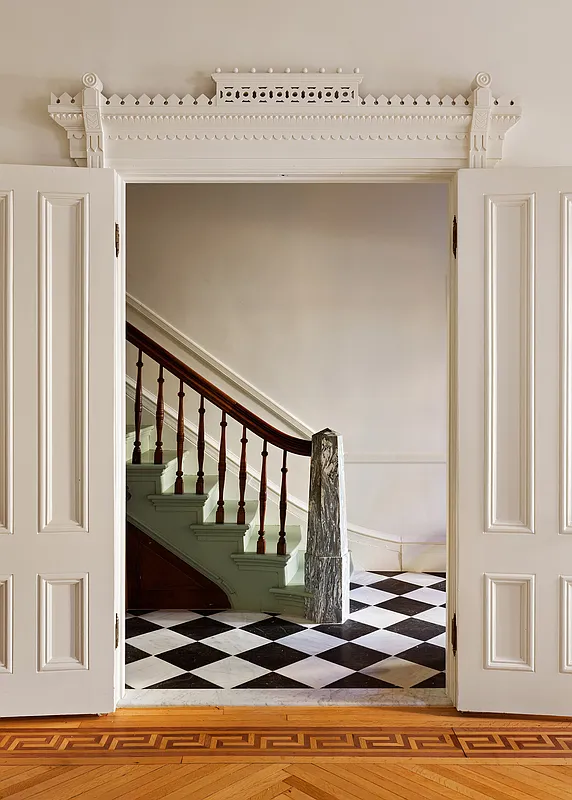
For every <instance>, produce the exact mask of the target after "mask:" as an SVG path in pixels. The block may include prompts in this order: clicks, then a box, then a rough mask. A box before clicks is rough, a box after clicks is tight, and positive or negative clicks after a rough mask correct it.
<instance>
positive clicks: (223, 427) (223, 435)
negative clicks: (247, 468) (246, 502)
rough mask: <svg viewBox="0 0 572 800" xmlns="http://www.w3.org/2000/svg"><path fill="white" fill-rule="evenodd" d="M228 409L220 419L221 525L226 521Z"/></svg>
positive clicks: (219, 477) (218, 511)
mask: <svg viewBox="0 0 572 800" xmlns="http://www.w3.org/2000/svg"><path fill="white" fill-rule="evenodd" d="M226 426H227V421H226V411H223V412H222V419H221V421H220V449H219V452H218V502H217V509H216V519H215V522H217V523H218V524H219V525H222V524H223V522H224V481H225V478H226Z"/></svg>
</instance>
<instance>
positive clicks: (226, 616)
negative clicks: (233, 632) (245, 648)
mask: <svg viewBox="0 0 572 800" xmlns="http://www.w3.org/2000/svg"><path fill="white" fill-rule="evenodd" d="M269 616H270V615H269V614H260V613H258V612H255V611H220V612H219V613H218V614H211V615H210V616H209V619H216V620H218V621H219V622H223V623H224V624H225V625H232V627H233V628H243V627H244V626H245V625H252V623H253V622H260V621H261V620H263V619H268V617H269Z"/></svg>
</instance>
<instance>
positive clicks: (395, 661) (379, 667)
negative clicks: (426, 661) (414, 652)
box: [360, 657, 437, 689]
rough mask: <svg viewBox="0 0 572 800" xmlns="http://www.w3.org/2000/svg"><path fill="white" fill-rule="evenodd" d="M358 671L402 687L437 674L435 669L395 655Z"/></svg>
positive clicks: (404, 687) (408, 686)
mask: <svg viewBox="0 0 572 800" xmlns="http://www.w3.org/2000/svg"><path fill="white" fill-rule="evenodd" d="M360 672H362V673H363V674H364V675H371V676H372V677H374V678H378V679H379V680H382V681H387V683H392V684H393V685H394V686H399V687H400V688H402V689H409V688H410V687H411V686H414V685H415V684H417V683H420V682H421V681H424V680H426V679H427V678H430V677H431V676H432V675H436V674H437V670H435V669H429V667H420V666H419V665H418V664H412V663H411V662H410V661H404V660H403V659H401V658H395V657H393V658H386V659H385V661H380V662H378V663H377V664H372V665H371V667H366V668H365V669H362V670H360Z"/></svg>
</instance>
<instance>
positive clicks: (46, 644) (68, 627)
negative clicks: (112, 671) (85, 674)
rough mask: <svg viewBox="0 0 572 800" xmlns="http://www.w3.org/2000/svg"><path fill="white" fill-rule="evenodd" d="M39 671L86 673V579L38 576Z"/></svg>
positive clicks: (82, 575) (86, 577) (84, 574)
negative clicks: (83, 671)
mask: <svg viewBox="0 0 572 800" xmlns="http://www.w3.org/2000/svg"><path fill="white" fill-rule="evenodd" d="M38 580H39V587H38V591H39V595H40V597H39V620H38V628H39V648H38V651H39V666H38V668H39V670H40V672H56V671H59V672H61V671H62V670H76V669H88V630H89V620H88V576H87V573H82V574H79V575H77V574H76V575H39V576H38Z"/></svg>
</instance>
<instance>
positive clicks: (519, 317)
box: [484, 194, 536, 533]
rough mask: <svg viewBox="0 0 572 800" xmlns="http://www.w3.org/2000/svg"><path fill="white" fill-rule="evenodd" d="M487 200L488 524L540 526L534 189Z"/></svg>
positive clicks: (510, 528) (493, 529)
mask: <svg viewBox="0 0 572 800" xmlns="http://www.w3.org/2000/svg"><path fill="white" fill-rule="evenodd" d="M485 202H486V214H485V259H486V294H485V331H486V344H485V347H486V352H485V356H486V358H485V392H486V403H485V438H486V441H485V450H486V458H485V473H486V474H485V498H484V500H485V531H486V532H488V533H534V335H535V326H534V280H535V233H534V232H535V222H536V212H535V202H534V195H533V194H525V195H502V196H488V197H487V198H486V200H485ZM512 253H520V258H519V259H518V261H515V260H514V258H511V254H512ZM515 285H517V286H520V291H519V292H515V291H514V286H515Z"/></svg>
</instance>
